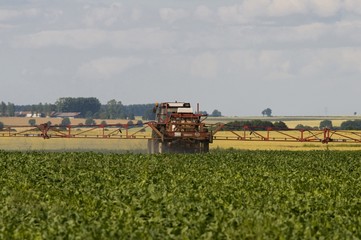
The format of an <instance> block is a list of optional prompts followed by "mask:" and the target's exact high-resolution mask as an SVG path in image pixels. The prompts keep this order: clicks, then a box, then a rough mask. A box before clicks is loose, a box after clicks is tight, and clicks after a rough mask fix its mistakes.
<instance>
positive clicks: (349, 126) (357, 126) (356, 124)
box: [340, 120, 361, 130]
mask: <svg viewBox="0 0 361 240" xmlns="http://www.w3.org/2000/svg"><path fill="white" fill-rule="evenodd" d="M340 128H341V129H342V130H361V120H354V121H345V122H343V123H341V127H340Z"/></svg>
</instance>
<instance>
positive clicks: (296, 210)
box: [0, 151, 361, 239]
mask: <svg viewBox="0 0 361 240" xmlns="http://www.w3.org/2000/svg"><path fill="white" fill-rule="evenodd" d="M0 176H1V178H0V185H1V186H2V189H1V192H0V216H1V217H0V239H55V238H59V239H109V238H112V239H150V238H155V239H164V238H168V239H227V238H230V239H245V238H252V239H276V238H277V239H305V238H307V239H310V238H324V239H352V238H354V239H357V238H360V237H361V231H360V229H359V226H360V225H361V217H360V216H361V152H360V151H358V152H337V151H309V152H290V151H227V152H225V151H215V152H213V153H210V154H203V155H171V154H168V155H167V154H165V155H136V154H123V155H117V154H96V153H36V152H34V153H19V152H11V153H10V152H1V151H0Z"/></svg>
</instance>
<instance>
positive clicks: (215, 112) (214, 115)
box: [211, 109, 222, 117]
mask: <svg viewBox="0 0 361 240" xmlns="http://www.w3.org/2000/svg"><path fill="white" fill-rule="evenodd" d="M211 117H222V113H221V112H220V111H218V110H217V109H215V110H214V111H213V112H212V114H211Z"/></svg>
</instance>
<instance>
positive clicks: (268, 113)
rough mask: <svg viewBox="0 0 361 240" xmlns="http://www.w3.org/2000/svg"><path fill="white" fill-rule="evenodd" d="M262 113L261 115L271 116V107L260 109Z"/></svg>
mask: <svg viewBox="0 0 361 240" xmlns="http://www.w3.org/2000/svg"><path fill="white" fill-rule="evenodd" d="M262 115H263V116H265V115H266V116H267V117H271V116H272V109H270V108H266V109H265V110H263V111H262Z"/></svg>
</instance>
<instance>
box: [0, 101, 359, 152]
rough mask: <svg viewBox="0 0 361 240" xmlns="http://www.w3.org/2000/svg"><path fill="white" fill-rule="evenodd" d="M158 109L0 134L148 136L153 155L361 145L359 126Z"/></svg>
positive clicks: (167, 106)
mask: <svg viewBox="0 0 361 240" xmlns="http://www.w3.org/2000/svg"><path fill="white" fill-rule="evenodd" d="M154 113H155V116H156V117H155V120H154V121H149V122H145V123H141V124H129V123H127V124H121V123H119V124H97V125H83V124H80V125H66V126H58V125H51V124H49V123H43V124H39V125H35V126H29V125H26V126H25V125H23V126H11V125H5V126H4V128H3V129H2V130H1V129H0V138H2V137H3V138H6V137H8V138H9V137H11V138H15V137H42V138H44V139H52V138H71V139H108V140H111V139H114V140H129V141H131V140H135V139H142V140H145V141H147V143H148V152H149V153H152V154H153V153H167V152H177V153H204V152H208V151H209V146H210V144H211V143H213V142H215V141H234V142H255V141H262V142H264V141H267V142H301V143H322V144H328V143H331V142H332V143H349V144H351V143H356V144H361V131H342V130H334V129H328V128H325V129H316V130H310V129H288V128H287V129H279V128H272V127H264V128H255V127H251V126H246V125H245V126H238V128H237V129H232V127H230V126H229V124H228V123H221V122H214V121H213V123H212V122H211V121H208V119H207V115H205V114H201V113H200V111H199V105H198V106H197V110H196V111H195V112H194V111H193V109H192V107H191V105H190V103H187V102H163V103H159V104H156V105H155V107H154ZM226 127H227V128H226ZM0 147H1V146H0Z"/></svg>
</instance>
